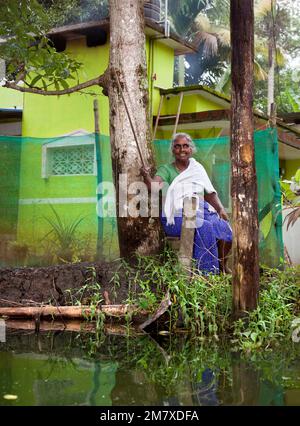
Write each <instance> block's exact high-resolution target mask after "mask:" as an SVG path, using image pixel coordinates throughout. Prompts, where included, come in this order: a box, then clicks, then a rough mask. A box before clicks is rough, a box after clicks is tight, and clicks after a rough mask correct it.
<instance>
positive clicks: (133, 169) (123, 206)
mask: <svg viewBox="0 0 300 426" xmlns="http://www.w3.org/2000/svg"><path fill="white" fill-rule="evenodd" d="M109 9H110V77H111V81H112V83H111V84H110V85H109V88H108V94H109V102H110V138H111V146H112V161H113V172H114V179H115V184H116V190H117V216H118V233H119V244H120V254H121V256H122V257H128V256H130V255H131V254H133V253H134V252H138V253H140V254H150V253H153V252H156V251H157V250H158V248H159V242H160V238H159V234H160V225H159V220H158V219H155V220H153V219H150V212H149V217H140V216H139V217H132V216H134V215H135V214H138V211H137V209H135V213H133V211H132V210H131V211H129V210H130V205H131V206H132V203H134V200H136V191H135V194H134V193H133V194H128V195H127V197H126V196H124V195H125V194H124V191H123V194H122V193H121V192H122V191H120V189H121V187H122V189H123V190H125V191H126V190H128V189H129V190H130V188H129V187H130V185H132V184H133V183H135V182H141V181H142V178H141V176H140V172H139V170H140V167H141V166H142V160H141V158H140V155H139V151H138V147H137V143H136V141H135V138H134V134H133V131H132V128H131V126H130V122H129V120H128V114H127V112H126V109H125V104H124V101H123V99H122V96H121V93H120V90H119V88H118V84H117V78H116V74H117V75H118V79H119V81H120V84H121V88H122V92H123V95H124V99H125V103H126V105H127V107H128V110H129V114H130V117H131V119H132V122H133V127H134V129H135V132H136V135H137V137H138V143H139V147H140V151H141V155H142V157H143V162H144V164H145V165H146V166H148V167H152V168H153V167H154V160H153V154H152V151H151V145H150V143H151V136H150V123H149V121H148V119H147V118H148V107H149V100H148V79H147V65H146V55H145V33H144V25H145V24H144V1H143V0H122V1H120V0H110V2H109ZM115 73H116V74H115ZM120 174H123V176H122V177H121V176H120ZM132 192H134V191H132ZM147 197H148V193H147V191H141V192H140V198H141V200H140V202H139V203H137V208H139V207H145V203H147V201H146V198H147ZM130 203H131V204H130Z"/></svg>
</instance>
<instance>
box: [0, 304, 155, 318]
mask: <svg viewBox="0 0 300 426" xmlns="http://www.w3.org/2000/svg"><path fill="white" fill-rule="evenodd" d="M101 313H103V314H104V315H106V316H109V317H118V318H121V317H125V316H126V315H133V314H139V315H142V316H143V315H148V312H147V311H145V310H141V309H139V308H138V307H136V306H133V305H128V304H126V305H101V306H100V307H99V308H96V309H92V308H91V307H90V306H22V307H19V306H13V307H5V308H1V307H0V316H4V317H8V318H36V317H38V318H42V317H52V318H56V317H63V318H71V319H76V318H77V319H79V318H89V319H93V318H96V317H97V315H101Z"/></svg>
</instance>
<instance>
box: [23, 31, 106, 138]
mask: <svg viewBox="0 0 300 426" xmlns="http://www.w3.org/2000/svg"><path fill="white" fill-rule="evenodd" d="M66 52H68V53H69V54H70V55H72V56H73V57H74V58H76V59H77V60H78V61H80V62H82V63H83V64H84V66H83V69H82V70H81V71H80V72H79V80H80V82H83V81H85V80H89V79H91V78H94V77H97V76H98V75H100V74H102V73H103V72H104V71H105V69H106V67H107V63H108V55H109V46H108V44H106V45H104V46H97V47H89V48H87V47H86V42H85V39H77V40H71V41H69V42H68V43H67V49H66ZM69 83H70V86H72V85H74V80H70V82H69ZM91 92H95V93H97V94H98V96H97V98H98V100H99V111H100V128H101V133H104V134H108V131H109V128H108V98H107V97H106V96H104V95H102V89H100V88H99V87H96V86H94V87H91V88H88V89H86V90H84V93H83V94H82V93H72V94H71V95H63V96H41V95H33V94H27V93H26V94H25V96H24V113H23V136H34V137H52V136H60V135H63V134H66V133H70V132H73V131H74V130H78V129H85V130H87V131H89V132H93V131H94V113H93V100H94V99H95V97H94V96H91V95H90V94H87V93H91Z"/></svg>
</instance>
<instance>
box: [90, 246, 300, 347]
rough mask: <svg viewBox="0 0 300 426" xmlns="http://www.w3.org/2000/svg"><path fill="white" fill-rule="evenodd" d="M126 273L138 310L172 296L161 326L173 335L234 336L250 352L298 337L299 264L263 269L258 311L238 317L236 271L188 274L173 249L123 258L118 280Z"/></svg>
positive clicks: (234, 341)
mask: <svg viewBox="0 0 300 426" xmlns="http://www.w3.org/2000/svg"><path fill="white" fill-rule="evenodd" d="M121 275H122V277H123V280H125V281H126V286H127V290H128V299H127V301H126V302H127V303H130V304H132V305H136V306H137V307H138V309H141V310H148V311H149V313H151V312H155V311H156V309H157V308H158V306H159V304H160V302H161V301H162V299H163V298H164V297H165V296H166V294H168V295H169V298H170V300H171V302H172V304H171V306H170V308H169V309H168V311H167V312H166V314H164V316H163V317H162V318H161V320H162V321H161V322H160V330H164V331H167V332H169V333H173V332H177V331H179V328H180V331H182V329H185V331H186V332H188V333H190V334H191V335H192V336H195V337H197V338H200V339H202V340H205V339H213V340H214V341H218V340H220V339H223V338H227V339H228V338H229V339H230V341H231V344H232V347H233V349H235V350H242V351H244V352H251V351H252V350H259V349H268V348H272V347H274V346H276V345H277V344H278V342H279V341H280V340H282V339H289V340H290V342H291V341H292V332H293V329H292V323H293V321H294V323H295V319H296V320H297V317H299V312H300V291H299V290H300V279H299V278H300V270H299V267H298V268H297V267H295V268H290V267H289V268H286V269H285V270H279V269H276V268H273V269H271V268H266V267H265V268H263V269H262V273H261V277H260V286H261V288H260V296H259V303H258V307H257V309H255V310H254V311H252V312H250V313H248V315H247V316H245V318H243V319H239V320H236V321H234V319H233V316H232V313H233V312H232V279H231V276H230V275H213V274H209V275H202V274H199V273H194V272H193V273H192V276H191V277H190V278H188V276H187V274H186V272H185V271H183V270H182V267H181V266H180V265H179V263H178V261H177V258H176V256H175V255H174V254H173V253H172V252H169V251H165V252H164V253H163V254H162V255H159V256H152V257H150V256H138V257H137V258H136V260H135V262H134V263H131V264H129V263H126V262H124V261H122V268H121V270H119V271H118V272H117V273H116V279H117V281H118V280H119V278H120V276H121ZM112 281H113V279H112ZM111 284H112V286H113V282H111ZM119 285H120V283H119V281H118V286H119ZM86 290H87V288H85V291H86ZM94 290H97V293H98V298H99V293H100V291H99V290H100V289H99V288H98V287H97V288H95V286H94ZM89 293H90V292H89ZM91 301H92V304H93V305H94V306H97V305H98V303H100V301H99V299H98V300H97V301H96V300H95V299H93V297H91ZM128 321H131V318H129V319H128ZM299 334H300V333H299Z"/></svg>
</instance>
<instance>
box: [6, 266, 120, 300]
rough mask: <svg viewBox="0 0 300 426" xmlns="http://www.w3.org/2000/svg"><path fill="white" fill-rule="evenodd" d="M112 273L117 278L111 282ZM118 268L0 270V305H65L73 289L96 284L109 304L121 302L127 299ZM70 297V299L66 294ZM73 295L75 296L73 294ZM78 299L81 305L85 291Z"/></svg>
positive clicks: (71, 267)
mask: <svg viewBox="0 0 300 426" xmlns="http://www.w3.org/2000/svg"><path fill="white" fill-rule="evenodd" d="M116 273H117V274H118V276H119V279H117V280H114V277H115V276H116ZM124 276H125V274H124V273H122V266H121V264H120V263H118V262H111V263H105V262H101V263H75V264H64V265H55V266H49V267H41V268H28V267H26V268H0V299H1V300H0V306H9V305H12V304H11V303H9V302H8V301H10V302H15V303H21V304H22V305H26V304H31V303H32V302H36V303H51V304H54V305H55V304H58V305H68V304H73V303H74V295H75V293H76V290H77V289H80V288H82V287H83V286H85V285H86V284H90V285H93V283H99V284H100V286H101V288H100V290H99V291H100V292H101V293H102V295H104V292H105V291H107V293H108V297H109V300H110V302H111V303H123V302H124V301H125V300H126V299H127V297H128V291H127V290H128V289H127V283H126V281H125V280H124V279H123V277H124ZM69 290H71V294H72V295H73V297H72V296H71V294H70V291H69ZM75 296H76V295H75ZM79 296H80V297H81V301H82V302H83V303H84V302H85V301H86V300H87V299H88V296H89V292H88V290H86V291H85V292H84V293H83V294H80V295H77V296H76V297H79Z"/></svg>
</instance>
